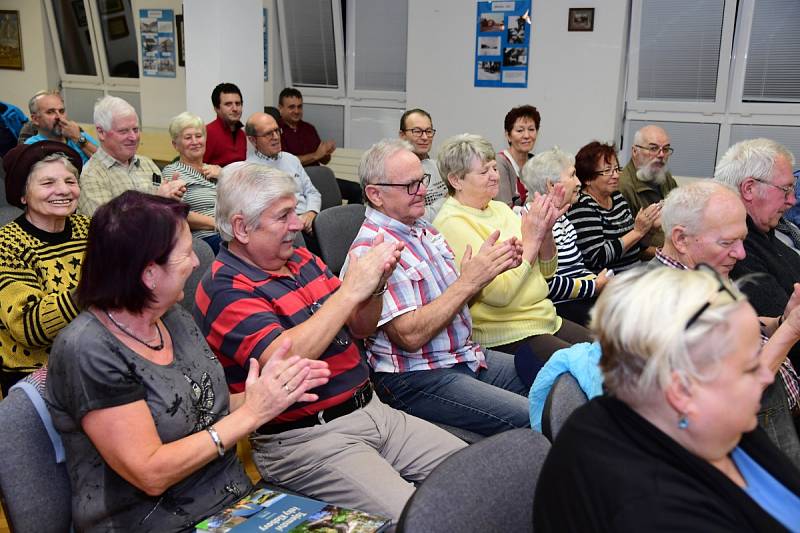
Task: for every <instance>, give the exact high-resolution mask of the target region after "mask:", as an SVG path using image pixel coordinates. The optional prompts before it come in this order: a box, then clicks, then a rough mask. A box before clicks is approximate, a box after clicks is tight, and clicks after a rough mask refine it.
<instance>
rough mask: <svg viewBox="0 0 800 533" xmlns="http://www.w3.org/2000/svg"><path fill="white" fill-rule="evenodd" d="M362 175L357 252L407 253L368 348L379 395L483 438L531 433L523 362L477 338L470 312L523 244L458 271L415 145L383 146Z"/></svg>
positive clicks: (476, 254) (475, 255) (494, 245)
mask: <svg viewBox="0 0 800 533" xmlns="http://www.w3.org/2000/svg"><path fill="white" fill-rule="evenodd" d="M358 174H359V180H360V181H361V187H362V188H363V189H364V195H365V197H366V199H367V204H368V207H367V210H366V218H365V220H364V223H363V224H362V226H361V229H360V230H359V233H358V236H357V237H356V239H355V241H354V242H353V244H352V246H351V249H350V250H351V252H352V253H353V254H354V255H355V256H356V257H360V256H362V255H364V254H365V253H367V252H368V251H369V249H370V244H371V243H372V242H373V240H374V239H375V238H376V237H378V236H379V235H383V238H384V239H385V241H386V242H398V243H402V245H403V248H402V252H401V255H400V260H399V261H398V263H397V267H396V268H395V270H394V272H393V273H392V275H391V277H390V278H389V280H388V284H387V290H386V291H385V292H384V293H383V309H382V311H381V316H380V319H379V320H378V327H379V329H378V330H377V332H376V333H375V334H374V335H373V336H371V337H370V338H369V339H367V341H366V347H367V355H368V357H369V363H370V365H371V366H372V368H373V370H374V373H373V379H374V383H375V388H376V390H377V391H378V394H379V396H380V397H381V398H382V399H383V400H384V401H385V402H387V403H389V405H392V406H393V407H396V408H398V409H403V410H406V411H408V412H409V413H413V414H414V415H416V416H419V417H421V418H424V419H426V420H431V421H433V422H437V423H441V424H447V425H449V426H454V427H458V428H461V429H465V430H468V431H471V432H474V433H479V434H481V435H492V434H495V433H499V432H501V431H506V430H508V429H512V428H519V427H528V426H529V425H530V418H529V414H528V400H527V395H528V389H527V388H526V387H525V385H524V384H523V383H522V381H521V380H520V379H519V376H518V375H517V372H516V368H515V366H514V357H513V356H512V355H508V354H504V353H500V352H495V351H492V350H486V349H484V348H481V347H480V346H479V345H478V344H477V343H476V342H474V341H473V340H472V318H471V316H470V312H469V308H468V307H467V304H468V302H469V301H470V300H471V299H472V298H473V297H474V296H476V295H477V294H478V293H479V292H480V291H481V290H482V289H483V288H484V287H485V286H486V285H488V284H489V282H491V281H492V280H493V279H494V278H495V276H497V275H499V274H501V273H503V272H505V271H506V270H509V269H511V268H515V267H517V266H519V265H520V263H521V245H520V244H519V243H518V242H516V240H515V239H513V238H512V239H510V240H508V241H499V240H498V237H499V232H496V233H494V234H493V235H491V236H490V237H489V239H487V241H486V242H485V243H484V245H483V246H481V248H480V249H479V250H468V251H467V252H466V254H465V256H464V260H463V261H462V262H461V265H460V268H456V264H455V256H454V254H453V251H452V249H451V248H450V246H449V245H448V244H447V242H446V241H445V239H444V237H443V236H442V235H441V234H440V233H439V232H438V231H437V230H436V229H435V228H434V227H433V226H432V225H431V224H430V223H429V222H428V221H427V220H425V218H424V214H425V202H424V199H425V195H426V193H427V187H426V185H427V183H429V182H428V174H426V173H425V171H424V169H423V167H422V164H421V163H420V160H419V157H418V156H417V155H416V154H415V153H413V152H412V151H411V146H410V145H409V144H408V143H407V142H405V141H402V140H400V139H386V140H383V141H381V142H379V143H377V144H375V145H373V146H372V147H371V148H370V149H369V150H367V151H366V152H365V154H364V156H363V157H362V159H361V164H360V165H359V168H358ZM343 270H346V268H345V269H343Z"/></svg>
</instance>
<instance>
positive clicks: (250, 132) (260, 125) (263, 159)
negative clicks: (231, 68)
mask: <svg viewBox="0 0 800 533" xmlns="http://www.w3.org/2000/svg"><path fill="white" fill-rule="evenodd" d="M244 131H245V134H246V135H247V140H248V141H249V142H250V143H251V144H252V145H253V148H255V152H253V154H251V155H250V156H249V157H248V158H247V161H250V162H253V163H261V164H262V165H267V166H270V167H272V168H277V169H278V170H282V171H283V172H286V173H287V174H289V175H290V176H292V177H293V178H294V181H295V183H296V184H297V192H296V193H295V195H296V197H297V207H296V208H295V213H297V215H298V216H299V217H300V220H301V221H302V222H303V232H304V233H306V234H310V233H311V231H312V225H311V224H312V222H313V221H314V218H315V217H316V216H317V213H319V210H320V207H321V206H322V195H321V194H320V193H319V191H318V190H317V189H316V188H315V187H314V184H313V183H311V178H309V177H308V174H306V171H305V170H304V169H303V164H302V163H300V160H299V159H298V158H297V157H295V156H293V155H292V154H290V153H289V152H284V151H282V150H281V129H280V127H279V126H278V123H277V122H275V119H274V118H272V116H271V115H268V114H266V113H253V114H252V115H251V116H250V118H248V119H247V124H245V126H244Z"/></svg>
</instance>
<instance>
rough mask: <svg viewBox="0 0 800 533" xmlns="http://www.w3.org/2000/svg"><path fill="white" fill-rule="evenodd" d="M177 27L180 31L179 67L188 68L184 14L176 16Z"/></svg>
mask: <svg viewBox="0 0 800 533" xmlns="http://www.w3.org/2000/svg"><path fill="white" fill-rule="evenodd" d="M175 27H176V28H177V29H178V66H180V67H185V66H186V48H185V45H184V44H183V14H182V13H181V14H180V15H175Z"/></svg>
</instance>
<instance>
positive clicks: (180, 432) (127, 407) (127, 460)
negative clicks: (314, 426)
mask: <svg viewBox="0 0 800 533" xmlns="http://www.w3.org/2000/svg"><path fill="white" fill-rule="evenodd" d="M188 210H189V209H188V206H187V205H186V204H182V203H180V202H178V201H175V200H171V199H166V198H162V197H158V196H152V195H147V194H143V193H140V192H136V191H128V192H125V193H123V194H122V195H120V196H118V197H117V198H115V199H113V200H112V201H111V202H109V203H108V204H105V205H103V206H101V207H100V208H99V209H98V210H97V211H96V212H95V216H94V218H93V219H92V222H91V225H90V228H89V243H88V246H87V249H86V258H85V261H84V271H83V277H82V278H81V282H80V285H79V286H78V300H79V302H80V303H81V305H82V306H83V307H84V311H83V312H82V313H81V314H80V315H79V316H78V317H77V318H76V319H75V320H74V321H73V322H72V323H71V324H70V325H69V326H68V327H67V328H65V329H64V330H63V331H62V333H61V335H59V337H58V339H57V340H56V342H55V344H54V345H53V350H52V354H51V358H50V367H49V377H48V380H47V401H48V404H49V407H50V412H51V414H52V416H53V421H54V424H55V426H56V428H57V429H58V430H59V431H60V432H61V435H62V437H63V439H64V446H65V448H66V451H67V454H66V455H67V469H68V472H69V475H70V482H71V485H72V491H73V492H72V497H73V505H72V509H73V522H74V524H75V527H76V529H77V530H79V531H107V530H137V531H159V532H161V531H184V530H191V531H193V530H194V528H193V526H194V524H196V523H197V522H198V521H200V520H201V519H203V518H204V517H206V516H208V515H211V514H213V513H215V512H217V511H219V510H220V509H222V508H224V507H225V506H227V505H229V504H231V503H233V502H234V501H235V500H236V499H238V498H240V497H241V496H244V495H245V494H247V493H248V492H249V491H250V490H251V485H250V481H249V479H248V478H247V476H246V475H245V473H244V470H243V468H242V466H241V464H240V463H239V461H238V459H237V457H236V453H235V450H234V448H235V447H236V443H237V441H238V440H239V439H241V438H243V437H245V436H247V435H248V434H249V433H250V432H252V431H253V430H255V429H256V428H258V427H260V426H261V425H262V424H264V423H265V422H267V421H268V420H270V419H272V418H273V417H274V416H275V415H277V414H279V413H281V412H282V411H283V410H285V409H286V408H287V407H288V406H289V405H291V404H293V403H295V402H298V401H300V402H304V401H313V400H314V399H315V398H316V395H314V394H310V393H307V392H306V391H307V390H309V389H312V388H314V387H316V386H318V385H321V384H323V383H325V382H326V381H327V375H328V370H327V364H326V363H324V362H318V361H311V360H308V359H304V358H303V359H300V358H298V357H291V358H286V352H287V350H288V348H289V346H288V344H289V343H286V345H285V346H282V347H281V348H282V350H281V352H280V353H281V355H280V356H279V357H278V358H275V357H273V358H271V359H270V361H269V362H268V363H267V364H266V365H265V366H264V367H263V368H260V367H259V364H258V362H257V361H251V362H250V366H249V373H248V377H247V382H246V384H247V385H246V390H245V392H244V393H242V394H234V395H229V394H228V388H227V385H226V383H225V373H224V371H223V368H222V366H221V365H220V363H219V361H218V360H217V359H216V357H215V356H214V354H213V353H212V352H211V350H210V349H209V348H208V345H207V344H206V343H205V341H204V340H203V337H202V335H201V333H200V331H199V330H198V329H197V327H196V326H195V324H194V321H193V320H192V319H191V317H189V316H188V315H187V314H186V312H185V311H183V309H182V308H181V307H180V306H177V305H174V304H175V303H176V302H177V301H179V300H180V299H181V298H182V297H183V284H184V282H185V281H186V278H187V277H188V276H189V274H190V273H191V272H192V270H193V269H194V268H195V267H196V266H197V257H196V256H195V254H194V252H193V250H192V238H191V232H190V231H189V225H188V224H187V222H186V215H187V213H188Z"/></svg>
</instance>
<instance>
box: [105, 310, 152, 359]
mask: <svg viewBox="0 0 800 533" xmlns="http://www.w3.org/2000/svg"><path fill="white" fill-rule="evenodd" d="M103 312H104V313H105V314H106V316H107V317H108V319H109V320H110V321H111V322H113V323H114V325H115V326H117V328H119V330H120V331H121V332H122V333H124V334H125V335H127V336H128V337H130V338H131V339H133V340H135V341H136V342H140V343H142V344H144V345H145V346H147V347H148V348H150V349H151V350H155V351H156V352H157V351H159V350H163V349H164V336H163V335H162V334H161V328H160V327H159V326H158V321H156V331H157V332H158V344H156V345H152V344H148V343H146V342H145V341H143V340H142V339H140V338H139V337H137V336H136V335H134V334H133V333H131V332H130V331H129V330H128V328H126V327H125V326H123V325H122V324H120V323H119V322H117V319H115V318H114V316H113V315H112V314H111V313H110V312H108V311H103Z"/></svg>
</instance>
